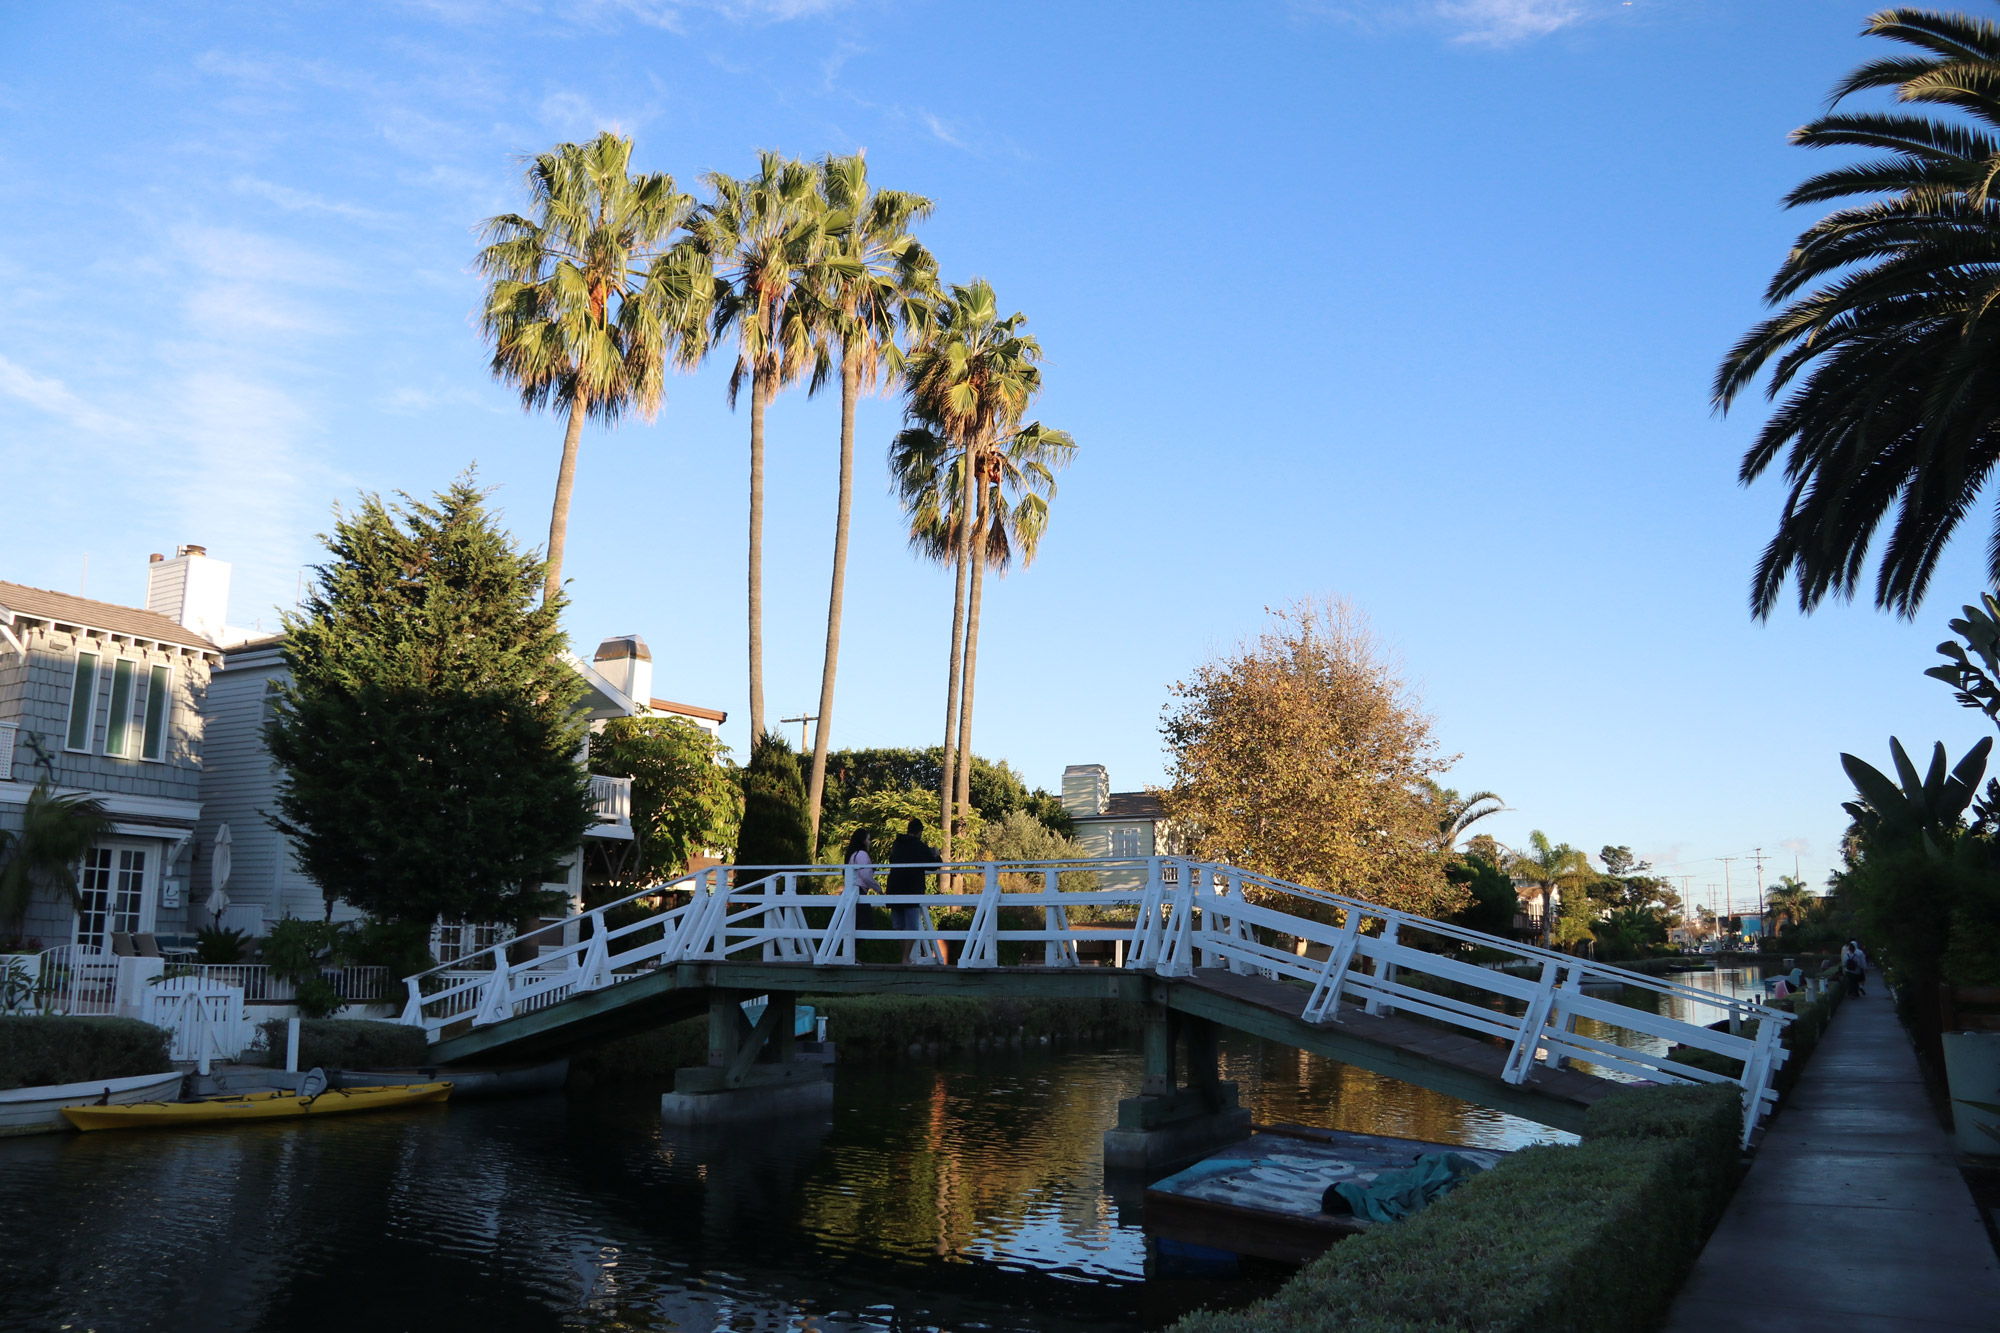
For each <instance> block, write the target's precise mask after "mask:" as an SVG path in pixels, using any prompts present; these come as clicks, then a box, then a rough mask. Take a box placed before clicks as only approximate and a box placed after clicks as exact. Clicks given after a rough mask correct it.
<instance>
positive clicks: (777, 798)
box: [736, 731, 812, 866]
mask: <svg viewBox="0 0 2000 1333" xmlns="http://www.w3.org/2000/svg"><path fill="white" fill-rule="evenodd" d="M811 847H812V824H811V821H810V819H809V818H808V817H807V814H806V785H805V781H804V779H802V778H801V777H800V776H799V759H798V756H797V755H795V754H793V753H792V747H791V746H790V745H787V744H786V743H785V738H784V737H782V736H780V735H778V734H777V733H776V732H774V731H767V732H765V733H764V738H763V739H762V740H761V741H758V742H757V743H756V744H754V745H752V746H751V747H750V764H749V767H747V768H745V769H744V770H743V827H742V831H741V832H740V833H738V834H737V837H736V864H738V865H743V866H796V865H808V864H810V863H811V861H812V851H811Z"/></svg>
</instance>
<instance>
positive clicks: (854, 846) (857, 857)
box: [847, 828, 882, 893]
mask: <svg viewBox="0 0 2000 1333" xmlns="http://www.w3.org/2000/svg"><path fill="white" fill-rule="evenodd" d="M847 864H849V865H851V866H853V867H854V868H855V870H854V886H855V887H856V888H858V889H860V890H861V891H862V892H863V893H880V892H882V885H881V883H880V882H879V881H878V880H876V878H875V858H874V857H873V856H872V855H870V854H869V851H868V830H867V829H865V828H858V829H856V830H854V836H853V837H851V838H849V839H848V840H847Z"/></svg>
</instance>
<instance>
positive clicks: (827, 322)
mask: <svg viewBox="0 0 2000 1333" xmlns="http://www.w3.org/2000/svg"><path fill="white" fill-rule="evenodd" d="M819 190H820V209H821V211H822V213H823V218H824V222H823V225H824V227H825V250H824V251H823V252H822V254H821V256H820V262H819V268H818V273H817V275H816V276H817V279H818V281H817V284H816V285H817V287H818V289H819V294H820V298H821V300H822V302H823V303H824V306H825V309H824V312H823V313H822V316H821V317H820V318H819V319H818V320H817V321H816V328H815V331H816V332H817V333H818V334H819V336H820V337H821V338H822V339H824V340H825V342H826V343H827V344H828V346H829V350H830V352H831V360H832V361H834V362H836V363H837V364H838V367H839V375H840V491H839V503H838V504H837V506H836V507H835V512H834V525H833V587H832V590H831V592H830V593H829V594H828V598H827V611H826V655H825V656H824V658H822V659H821V665H820V681H819V723H818V726H817V729H816V730H815V732H814V736H813V757H812V777H811V780H810V782H809V783H808V785H807V792H806V799H807V803H808V804H809V806H810V807H811V823H812V836H813V841H814V843H815V845H817V843H818V841H819V816H820V798H821V795H822V793H823V792H824V791H825V788H826V752H827V746H828V744H829V743H830V742H831V738H832V735H833V685H834V676H835V674H836V671H837V668H838V665H839V661H840V618H841V605H842V601H843V598H844V596H845V592H846V583H847V525H848V519H849V516H850V514H851V512H852V510H853V504H854V405H855V403H856V402H857V401H858V400H859V399H860V397H861V393H862V390H863V389H872V388H874V387H875V385H876V383H877V382H878V380H879V379H880V377H881V376H882V375H883V373H884V372H887V373H888V374H889V375H890V376H891V377H892V378H893V377H894V376H896V375H897V374H898V373H899V372H900V370H901V368H902V352H901V349H900V348H899V347H898V346H897V344H896V332H897V329H898V327H899V326H901V325H902V324H903V323H905V322H906V320H907V318H908V314H909V309H910V305H909V303H910V301H911V299H912V298H913V297H915V296H917V295H919V294H921V293H923V292H925V291H927V290H929V289H930V288H931V287H933V286H935V284H936V270H937V265H936V262H935V261H934V260H933V259H932V258H931V255H930V252H929V251H928V250H926V249H924V247H923V246H922V245H920V244H919V243H918V242H917V239H916V237H914V236H912V235H910V224H911V223H912V222H916V221H921V220H922V219H924V218H927V217H929V216H930V213H931V201H930V200H928V199H926V198H924V197H923V196H921V195H915V194H906V193H904V192H902V191H900V190H876V189H874V188H873V187H871V186H870V185H869V183H868V162H867V159H865V158H864V157H863V156H862V155H861V154H860V153H855V154H852V155H851V156H848V157H835V156H832V155H829V156H828V157H827V158H826V160H825V161H824V162H822V163H821V164H820V169H819ZM827 364H828V361H827V359H826V358H822V359H821V361H820V362H819V365H818V367H817V368H816V372H815V374H814V377H813V385H812V387H813V389H815V390H816V389H818V388H819V386H820V385H821V384H822V383H823V382H824V381H825V378H826V375H825V370H826V368H827Z"/></svg>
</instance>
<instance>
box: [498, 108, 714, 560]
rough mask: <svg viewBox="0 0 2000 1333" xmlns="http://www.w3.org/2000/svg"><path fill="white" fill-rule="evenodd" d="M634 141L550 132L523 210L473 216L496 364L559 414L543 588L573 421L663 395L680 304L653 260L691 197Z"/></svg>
mask: <svg viewBox="0 0 2000 1333" xmlns="http://www.w3.org/2000/svg"><path fill="white" fill-rule="evenodd" d="M631 159H632V141H631V140H630V139H627V138H622V137H620V136H618V135H615V134H612V133H610V132H608V131H607V132H605V133H603V134H600V135H598V136H597V137H596V138H595V139H592V140H591V141H590V142H589V143H585V144H574V143H565V144H558V145H556V146H555V147H554V148H552V149H550V150H549V151H548V152H546V153H542V154H540V155H538V156H537V157H535V158H534V159H533V160H532V161H531V162H529V164H528V171H527V180H528V193H529V199H530V212H531V213H532V214H533V216H532V217H523V216H521V215H520V214H518V213H502V214H500V215H499V216H497V217H490V218H488V219H486V221H485V222H484V223H483V224H481V229H482V231H483V232H484V234H485V236H486V237H487V240H488V244H487V245H486V247H485V248H484V249H482V250H481V251H480V252H479V257H478V260H477V263H478V266H479V271H480V273H481V274H483V275H484V276H485V277H486V278H487V279H488V280H489V281H488V286H487V289H486V305H485V310H484V312H483V314H482V315H481V319H480V324H481V328H482V330H483V331H484V332H485V334H486V336H487V338H489V339H490V340H491V341H492V344H493V363H492V365H493V375H494V377H495V378H496V379H499V380H502V381H505V382H506V383H509V384H512V385H513V386H514V387H516V388H517V389H519V390H520V392H521V404H522V406H523V407H524V408H527V409H529V410H531V411H532V410H533V409H535V408H538V407H545V406H554V407H559V408H561V409H562V410H563V411H564V412H565V413H567V415H568V418H569V420H568V425H567V427H566V428H565V430H564V433H563V452H562V465H561V466H560V468H558V469H557V472H556V498H555V505H554V507H553V509H552V510H551V511H550V515H549V548H548V574H547V578H546V580H545V582H544V584H543V592H542V596H543V599H544V600H553V599H554V598H555V596H556V595H557V593H559V592H560V591H561V589H562V564H563V546H564V539H565V537H566V536H567V534H568V531H569V501H570V493H571V490H572V489H573V488H574V486H575V484H576V454H577V446H578V443H579V442H580V441H581V440H582V438H583V422H584V418H586V417H595V418H596V419H597V420H598V421H600V422H602V423H604V424H605V425H613V424H615V423H616V422H617V421H618V419H619V418H620V417H622V416H624V415H625V414H626V413H627V412H633V411H636V412H638V413H639V415H640V416H641V417H642V418H644V419H645V420H648V421H650V420H652V418H653V416H654V414H655V413H657V412H658V411H659V407H660V390H661V380H662V378H663V370H662V366H663V362H664V360H665V355H666V349H667V347H668V344H669V343H671V342H673V341H674V340H675V336H676V329H677V326H678V324H679V323H680V321H681V320H683V319H684V318H685V316H686V303H685V301H684V300H681V301H677V300H675V299H674V298H673V296H672V295H671V284H669V283H666V282H663V281H662V277H663V271H662V269H661V267H660V262H659V261H661V260H662V259H663V258H665V256H666V255H667V253H668V251H669V249H670V242H671V238H672V236H673V233H674V231H675V229H676V228H677V227H679V226H680V225H681V223H682V221H683V220H684V219H685V218H686V216H687V214H688V210H689V208H690V206H691V205H692V203H693V201H692V200H691V199H689V198H688V196H687V195H685V194H682V193H680V192H679V191H677V190H676V189H675V188H674V178H673V177H672V176H669V175H667V174H666V173H665V172H653V173H651V174H647V175H638V176H634V175H630V174H628V168H629V166H630V163H631Z"/></svg>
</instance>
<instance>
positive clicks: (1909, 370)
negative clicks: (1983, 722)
mask: <svg viewBox="0 0 2000 1333" xmlns="http://www.w3.org/2000/svg"><path fill="white" fill-rule="evenodd" d="M1866 32H1867V33H1868V34H1870V35H1873V36H1876V37H1883V38H1886V39H1888V40H1890V41H1894V42H1899V43H1902V44H1903V45H1904V46H1906V47H1913V48H1915V52H1914V53H1912V54H1902V53H1898V54H1894V55H1890V56H1885V57H1883V58H1881V59H1877V60H1872V61H1869V62H1867V63H1866V64H1863V65H1862V66H1861V67H1860V68H1858V69H1856V70H1855V71H1854V72H1853V73H1851V74H1849V75H1848V76H1847V77H1846V78H1845V79H1843V80H1841V82H1840V83H1839V84H1837V85H1836V86H1835V88H1834V94H1833V101H1834V103H1835V104H1836V105H1837V104H1838V103H1840V102H1841V101H1842V100H1844V99H1845V98H1847V97H1849V96H1850V95H1852V94H1854V93H1858V92H1863V91H1867V90H1871V89H1880V88H1893V89H1894V90H1895V93H1896V97H1897V99H1898V101H1900V102H1902V103H1905V104H1912V103H1914V104H1919V105H1924V106H1930V107H1938V108H1952V109H1955V110H1956V111H1957V112H1959V113H1961V114H1960V115H1957V116H1941V115H1911V114H1905V113H1888V112H1833V113H1830V114H1828V115H1825V116H1822V117H1820V118H1819V119H1817V120H1815V121H1813V122H1812V123H1810V124H1808V125H1806V126H1805V127H1803V128H1802V129H1799V130H1796V131H1794V132H1793V134H1792V142H1793V143H1796V144H1800V145H1803V146H1805V147H1808V148H1864V149H1870V150H1886V152H1887V153H1888V156H1884V157H1877V158H1875V159H1873V160H1870V161H1865V162H1860V163H1856V164H1852V165H1847V166H1841V167H1836V168H1834V169H1833V170H1831V171H1827V172H1823V173H1821V174H1820V175H1817V176H1814V177H1812V178H1811V179H1809V180H1807V181H1806V182H1805V183H1803V184H1802V185H1800V186H1799V187H1798V188H1796V189H1794V190H1793V191H1792V192H1791V193H1790V194H1789V195H1788V196H1787V197H1786V201H1785V202H1786V204H1787V206H1789V207H1799V206H1803V205H1810V204H1823V203H1828V202H1832V201H1836V200H1843V201H1851V202H1848V203H1846V204H1844V206H1842V207H1839V208H1837V209H1836V210H1835V211H1833V212H1832V213H1829V214H1828V215H1827V216H1825V217H1823V218H1822V219H1820V221H1819V222H1817V223H1815V224H1814V225H1813V226H1812V227H1810V228H1809V229H1807V230H1806V231H1805V232H1804V233H1803V234H1802V235H1801V236H1800V237H1799V239H1798V241H1797V242H1796V243H1795V244H1794V245H1793V247H1792V250H1791V253H1790V254H1789V255H1788V256H1787V257H1786V259H1785V262H1784V263H1783V264H1782V265H1781V266H1780V267H1779V269H1778V272H1777V275H1776V276H1775V277H1773V278H1772V280H1771V283H1770V285H1769V287H1768V288H1767V289H1766V291H1765V298H1766V300H1767V302H1768V303H1769V304H1771V305H1773V306H1777V305H1779V304H1780V303H1781V302H1784V303H1787V304H1784V305H1783V307H1782V308H1781V309H1779V310H1778V311H1777V313H1775V314H1773V315H1772V316H1771V317H1770V318H1769V319H1766V320H1765V321H1764V322H1762V323H1761V324H1759V325H1757V326H1756V327H1755V328H1753V329H1751V330H1750V332H1748V333H1747V334H1745V335H1744V336H1743V338H1742V339H1741V340H1740V341H1739V342H1738V343H1737V344H1736V346H1735V347H1734V348H1732V349H1731V350H1730V352H1729V355H1728V356H1727V357H1726V358H1725V360H1724V361H1723V363H1722V366H1721V368H1720V369H1719V370H1718V371H1717V373H1716V378H1715V401H1716V404H1717V406H1718V407H1720V408H1723V409H1725V410H1726V409H1727V408H1728V407H1729V405H1730V404H1731V403H1732V402H1733V401H1734V400H1735V398H1736V396H1737V395H1738V394H1739V393H1741V392H1742V391H1743V390H1744V389H1745V388H1747V387H1749V386H1750V385H1751V384H1752V383H1753V382H1755V380H1756V379H1757V377H1758V376H1759V375H1760V374H1761V373H1762V372H1763V370H1764V369H1765V368H1766V367H1767V366H1768V367H1770V369H1771V375H1770V380H1769V384H1768V387H1767V392H1768V394H1769V396H1770V397H1772V398H1773V399H1776V398H1777V397H1778V396H1779V395H1780V394H1784V395H1786V396H1785V398H1784V401H1783V402H1782V403H1781V404H1780V405H1779V407H1778V409H1777V410H1776V411H1775V412H1774V413H1773V414H1772V415H1771V418H1770V420H1769V421H1768V422H1767V423H1766V424H1765V426H1764V428H1763V430H1762V431H1760V432H1759V434H1758V436H1757V440H1756V442H1755V443H1754V444H1753V445H1752V446H1751V447H1750V450H1749V451H1748V452H1747V453H1746V454H1745V455H1744V458H1743V464H1742V468H1741V470H1740V473H1739V475H1740V477H1741V480H1742V481H1743V482H1745V483H1746V484H1747V483H1749V482H1751V481H1754V480H1756V479H1757V478H1758V477H1759V476H1761V475H1762V474H1763V473H1764V472H1765V471H1766V470H1768V469H1769V468H1770V467H1771V466H1772V464H1773V463H1774V462H1776V461H1777V458H1778V456H1779V455H1780V454H1781V453H1787V457H1786V459H1785V465H1784V471H1785V477H1786V480H1787V482H1788V483H1789V484H1790V493H1789V495H1788V496H1787V498H1786V502H1785V507H1784V510H1783V513H1782V515H1781V516H1780V518H1779V522H1778V532H1777V535H1776V536H1775V537H1774V538H1773V539H1772V540H1771V543H1770V545H1769V546H1768V547H1766V548H1765V551H1764V555H1763V558H1762V559H1761V560H1760V561H1759V562H1758V566H1757V572H1756V575H1755V577H1754V579H1753V580H1752V585H1751V595H1750V602H1751V607H1752V610H1753V612H1754V613H1755V614H1756V615H1758V616H1759V617H1762V616H1766V615H1769V614H1770V611H1771V608H1772V607H1773V606H1774V605H1775V604H1776V602H1777V599H1778V595H1779V593H1780V591H1781V590H1782V588H1783V586H1784V581H1785V579H1786V577H1787V576H1788V575H1792V576H1795V577H1796V578H1797V580H1798V596H1799V606H1800V608H1801V609H1802V610H1807V611H1810V610H1811V609H1812V608H1813V607H1814V606H1816V605H1817V604H1818V603H1819V602H1820V600H1821V599H1822V598H1824V597H1825V596H1827V595H1828V594H1829V593H1832V594H1837V595H1839V596H1842V597H1847V596H1852V595H1853V592H1854V588H1855V585H1856V583H1857V582H1858V581H1859V579H1860V576H1861V573H1862V570H1863V567H1864V566H1865V564H1866V561H1867V555H1868V547H1869V544H1870V542H1871V540H1872V539H1873V537H1874V535H1875V532H1876V529H1877V528H1878V527H1879V526H1880V525H1881V523H1882V522H1883V520H1884V519H1885V518H1887V517H1888V516H1889V513H1890V510H1891V509H1892V508H1893V509H1894V510H1895V511H1896V512H1895V518H1894V521H1893V524H1892V525H1891V528H1890V531H1889V538H1888V542H1887V544H1886V546H1885V547H1884V548H1883V552H1882V556H1881V563H1880V568H1879V570H1878V572H1877V577H1876V581H1875V604H1876V605H1877V606H1879V607H1882V608H1884V609H1894V610H1895V611H1897V612H1898V613H1900V614H1902V615H1904V616H1911V615H1914V614H1915V613H1916V609H1917V606H1918V604H1919V603H1920V602H1921V601H1922V600H1923V596H1924V592H1925V589H1926V587H1927V586H1928V584H1929V582H1930V577H1931V572H1932V570H1933V569H1934V568H1935V567H1936V564H1937V560H1938V557H1939V555H1940V554H1941V553H1942V552H1943V550H1944V547H1945V545H1946V543H1947V542H1948V541H1949V540H1950V538H1951V536H1952V533H1953V531H1954V530H1955V529H1956V528H1957V526H1958V523H1959V520H1960V519H1961V518H1962V517H1963V516H1964V515H1965V513H1966V512H1967V510H1968V509H1969V508H1970V507H1971V506H1972V504H1973V503H1974V501H1975V500H1976V499H1977V497H1978V495H1979V493H1980V491H1981V490H1982V489H1983V488H1984V487H1985V484H1986V481H1987V478H1988V477H1989V476H1990V475H1991V473H1992V470H1993V465H1994V462H1995V460H1996V458H2000V376H1996V371H1995V367H1996V365H2000V355H1996V353H2000V305H1996V303H1995V302H1994V299H1993V297H1994V294H1995V292H1996V290H2000V287H1996V283H2000V276H1996V275H2000V195H1996V194H1995V192H1994V190H1993V182H1994V180H1995V163H1996V162H2000V136H1996V133H1995V131H1996V128H2000V97H1996V94H1995V91H1994V90H1995V88H1996V86H2000V29H1996V28H1995V26H1994V25H1993V24H1991V23H1987V22H1982V21H1979V20H1975V19H1972V18H1968V17H1966V16H1964V15H1958V14H1940V13H1935V12H1930V11H1923V10H1915V9H1888V10H1884V11H1882V12H1881V13H1879V14H1876V15H1875V16H1873V17H1872V18H1870V19H1869V20H1868V24H1867V28H1866ZM1808 289H1810V290H1808ZM1802 293H1803V295H1802ZM1787 451H1789V452H1787ZM1988 564H1989V566H1990V568H1991V571H1992V574H1993V577H1994V578H1995V579H2000V533H1996V540H1995V541H1993V542H1992V543H1990V549H1989V555H1988Z"/></svg>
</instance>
